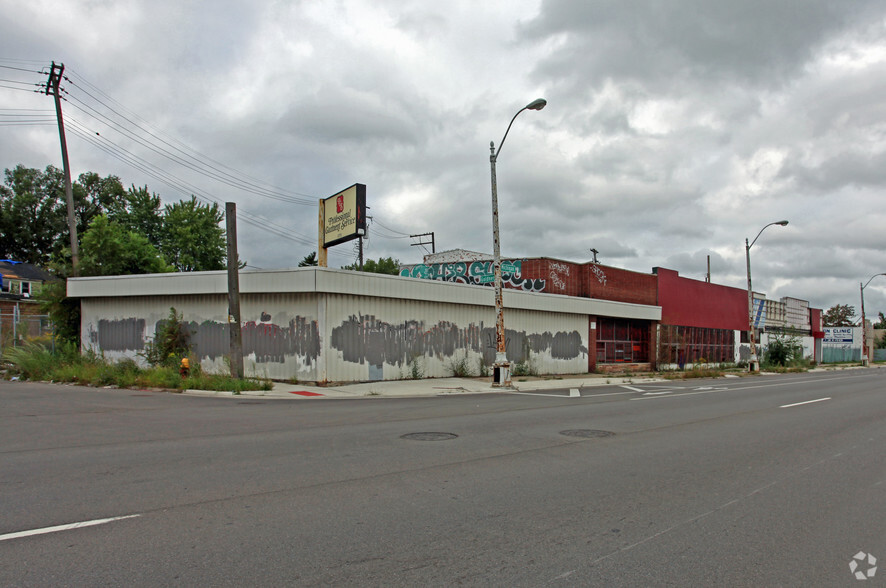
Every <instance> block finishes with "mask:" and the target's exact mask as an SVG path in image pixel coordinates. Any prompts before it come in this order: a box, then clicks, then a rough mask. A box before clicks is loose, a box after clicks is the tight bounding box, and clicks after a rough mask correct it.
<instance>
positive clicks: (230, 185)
mask: <svg viewBox="0 0 886 588" xmlns="http://www.w3.org/2000/svg"><path fill="white" fill-rule="evenodd" d="M0 17H2V18H0V79H2V80H3V81H0V168H4V169H5V168H12V167H14V166H15V165H17V164H19V163H21V164H24V165H26V166H29V167H39V168H43V167H45V166H46V165H49V164H52V165H56V166H59V167H60V166H61V158H60V150H59V145H58V134H57V129H56V128H55V126H53V125H54V111H53V110H52V108H53V104H52V100H51V98H50V97H47V96H45V95H42V94H37V93H33V92H31V90H32V89H33V86H32V84H35V83H39V82H41V81H45V79H46V75H45V73H43V74H41V73H38V72H41V71H43V72H46V71H47V70H48V66H49V65H50V63H51V62H52V61H53V60H55V61H56V62H60V63H64V64H65V67H66V71H65V73H66V75H67V76H68V77H69V80H66V82H65V84H63V87H65V89H66V90H67V92H68V94H67V96H68V101H67V102H65V103H64V110H65V116H66V118H67V119H69V123H68V125H69V129H68V133H69V138H68V143H69V150H70V159H71V166H72V170H73V172H74V174H75V175H76V174H79V173H81V172H83V171H95V172H97V173H99V174H101V175H108V174H114V175H117V176H119V177H120V178H121V179H122V180H123V182H124V184H125V185H127V186H128V185H130V184H135V185H137V186H143V185H147V186H148V187H149V188H150V189H151V190H152V191H154V192H156V193H159V194H160V195H161V196H162V197H163V199H164V200H165V201H167V202H170V201H177V200H179V199H181V198H187V197H189V195H190V194H191V193H195V194H197V195H199V196H200V197H201V198H204V199H207V200H215V201H218V202H225V201H233V202H236V203H237V206H238V214H239V217H240V223H239V228H238V233H239V238H240V252H241V253H240V254H241V257H242V258H244V259H245V260H246V261H247V263H248V264H249V265H250V266H253V267H260V268H281V267H294V266H295V265H297V263H298V261H299V260H301V259H302V258H303V257H304V256H305V255H307V254H309V253H310V252H311V251H313V250H315V249H316V236H317V199H318V198H322V197H327V196H330V195H332V194H334V193H335V192H338V191H339V190H341V189H343V188H345V187H347V186H350V185H351V184H353V183H356V182H359V183H363V184H366V186H367V203H368V204H369V206H370V207H371V210H370V211H369V214H370V216H371V217H372V219H373V220H372V221H371V224H370V235H369V240H368V241H367V242H366V251H365V256H366V257H367V258H373V259H377V258H378V257H383V256H384V257H387V256H393V257H395V258H398V259H399V260H400V261H401V262H403V263H416V262H420V260H421V256H422V255H423V254H424V253H425V251H424V250H423V248H422V247H420V246H412V245H411V243H415V242H417V239H411V238H409V235H411V234H418V233H427V232H433V233H434V237H435V241H436V247H437V250H438V251H441V250H446V249H455V248H463V249H470V250H475V251H486V252H491V250H492V234H491V224H492V222H491V203H490V202H491V198H490V178H489V171H490V170H489V143H490V141H494V142H495V143H496V145H498V144H499V141H500V140H501V138H502V135H503V134H504V132H505V129H506V128H507V125H508V122H509V121H510V120H511V117H512V116H513V115H514V114H515V113H516V112H517V111H518V110H520V109H521V108H522V107H523V106H524V105H526V104H527V103H529V102H531V101H532V100H533V99H535V98H538V97H543V98H545V99H547V101H548V105H547V107H546V108H545V109H544V110H542V111H538V112H536V111H526V112H523V113H522V114H521V115H520V116H519V118H518V119H517V120H516V121H515V122H514V125H513V127H512V128H511V130H510V133H509V135H508V137H507V142H506V143H505V144H504V148H503V149H502V151H501V154H500V156H499V159H498V166H497V171H498V185H499V205H500V211H501V241H502V253H503V255H505V256H509V257H518V256H519V257H554V258H561V259H567V260H572V261H577V262H584V261H588V260H589V259H590V255H591V254H590V252H589V250H590V249H591V248H594V249H597V250H598V251H599V253H598V257H599V260H600V262H601V263H604V264H607V265H612V266H616V267H623V268H627V269H631V270H636V271H642V272H649V271H651V269H652V268H653V267H655V266H662V267H667V268H671V269H675V270H677V271H679V272H680V273H681V275H684V276H687V277H692V278H697V279H704V274H705V271H706V259H707V256H710V257H711V271H712V276H713V281H715V282H717V283H721V284H726V285H731V286H737V287H746V285H747V282H746V268H745V249H744V243H745V238H750V239H751V240H753V239H754V237H755V236H756V235H757V233H758V231H759V230H760V229H761V228H762V227H763V226H765V225H766V224H768V223H770V222H773V221H778V220H781V219H787V220H789V221H790V224H789V225H788V226H787V227H780V226H772V227H769V228H768V229H767V230H766V231H765V233H763V235H762V236H761V237H760V239H759V240H758V241H757V243H756V245H754V247H753V248H752V249H751V261H752V269H753V275H754V286H755V290H757V291H761V292H765V293H766V294H767V295H768V296H769V297H770V298H779V297H782V296H794V297H797V298H802V299H806V300H809V301H810V303H811V304H812V305H813V306H816V307H821V308H828V307H829V306H831V305H833V304H838V303H839V304H850V305H853V306H855V307H856V309H858V307H859V283H860V282H866V281H867V280H868V279H869V278H870V277H871V276H872V275H874V274H877V273H879V272H886V207H884V189H886V5H884V4H883V2H882V1H881V0H880V1H876V0H871V1H868V0H841V1H840V2H835V1H834V0H804V1H802V2H799V1H796V0H790V1H788V0H743V1H742V2H735V1H725V0H670V1H668V2H661V1H659V0H635V1H630V2H625V1H623V0H612V1H607V0H597V1H592V0H583V1H577V0H509V1H508V2H503V1H493V2H476V1H471V2H466V1H461V0H454V1H450V2H429V1H418V0H413V1H410V0H396V1H394V0H372V1H362V0H353V1H352V0H340V1H325V0H323V1H304V2H298V1H285V0H279V1H274V2H270V1H261V0H250V1H246V0H242V1H241V0H218V1H214V2H196V1H194V2H188V1H183V0H113V1H108V2H105V1H102V0H28V1H27V2H24V1H13V0H0ZM23 90H24V91H23ZM23 115H27V117H26V116H23ZM10 122H15V123H17V124H9V123H10ZM96 133H98V134H97V135H96ZM195 168H196V170H199V173H198V171H195ZM354 259H355V248H354V247H352V244H345V245H340V246H338V247H335V248H333V249H331V250H330V257H329V264H330V266H331V267H339V266H341V265H344V264H348V263H352V262H353V261H354ZM865 305H866V311H867V314H868V315H869V316H876V313H877V312H878V311H886V277H878V278H875V279H874V280H873V281H872V282H871V283H870V285H869V286H868V287H867V288H866V289H865Z"/></svg>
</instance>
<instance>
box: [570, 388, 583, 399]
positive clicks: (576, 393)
mask: <svg viewBox="0 0 886 588" xmlns="http://www.w3.org/2000/svg"><path fill="white" fill-rule="evenodd" d="M578 396H581V393H580V392H579V391H578V388H570V389H569V397H570V398H577V397H578Z"/></svg>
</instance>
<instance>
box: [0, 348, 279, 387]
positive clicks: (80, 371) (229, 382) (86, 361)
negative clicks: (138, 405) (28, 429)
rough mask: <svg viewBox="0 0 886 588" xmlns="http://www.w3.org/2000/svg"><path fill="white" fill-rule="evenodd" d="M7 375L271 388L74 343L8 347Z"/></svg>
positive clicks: (88, 382)
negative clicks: (115, 357) (144, 363)
mask: <svg viewBox="0 0 886 588" xmlns="http://www.w3.org/2000/svg"><path fill="white" fill-rule="evenodd" d="M3 364H4V367H5V368H6V370H7V373H6V375H7V377H13V376H17V377H19V378H21V379H22V380H32V381H51V382H71V383H75V384H81V385H84V386H117V387H119V388H167V389H172V390H189V389H190V390H218V391H224V390H231V391H233V392H242V391H246V390H270V389H271V388H272V387H273V384H272V383H271V382H270V381H268V380H259V379H257V378H245V379H243V380H237V379H235V378H231V377H230V376H227V375H222V374H208V373H205V372H203V370H201V369H200V368H199V364H196V362H193V363H192V365H193V364H196V366H195V368H193V369H192V370H191V374H190V376H189V377H187V378H182V377H181V375H180V374H179V372H178V369H177V368H175V367H171V366H168V365H159V366H155V367H150V368H142V367H139V365H138V364H136V363H135V362H134V361H133V360H131V359H123V360H120V361H116V362H112V361H108V360H107V359H105V358H104V357H101V356H97V355H95V354H85V355H80V354H79V353H77V348H76V346H74V345H60V346H59V347H58V348H57V349H56V350H55V351H51V350H49V349H47V348H46V347H44V346H42V345H38V344H33V343H31V344H27V345H24V346H22V347H15V348H10V349H8V350H7V351H6V352H5V353H4V354H3Z"/></svg>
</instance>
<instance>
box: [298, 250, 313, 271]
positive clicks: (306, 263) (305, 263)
mask: <svg viewBox="0 0 886 588" xmlns="http://www.w3.org/2000/svg"><path fill="white" fill-rule="evenodd" d="M312 265H317V252H316V251H311V252H310V253H309V254H308V255H305V256H304V258H303V259H302V260H301V261H300V262H298V267H310V266H312Z"/></svg>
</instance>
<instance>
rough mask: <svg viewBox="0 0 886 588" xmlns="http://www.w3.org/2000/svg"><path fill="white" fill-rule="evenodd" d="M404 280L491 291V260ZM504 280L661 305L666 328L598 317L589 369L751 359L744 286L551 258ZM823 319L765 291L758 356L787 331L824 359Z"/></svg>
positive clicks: (415, 268) (451, 256)
mask: <svg viewBox="0 0 886 588" xmlns="http://www.w3.org/2000/svg"><path fill="white" fill-rule="evenodd" d="M400 275H401V276H403V277H414V278H423V279H429V280H437V281H443V282H455V283H461V284H472V285H485V286H492V283H493V264H492V257H491V256H489V255H484V254H482V253H477V252H464V251H463V250H453V251H446V252H442V253H437V254H434V255H428V256H425V258H424V263H422V264H415V265H404V266H401V269H400ZM502 279H503V285H504V287H505V288H506V289H519V290H524V291H528V292H537V293H544V294H561V295H566V296H575V297H580V298H592V299H598V300H612V301H617V302H627V303H632V304H646V305H654V306H659V307H661V312H662V318H661V322H660V324H659V323H651V322H642V321H640V322H638V321H630V320H626V319H623V318H618V317H606V316H594V317H591V324H592V329H591V332H590V333H589V338H590V341H591V343H592V348H593V349H595V350H596V352H595V353H592V354H590V355H589V359H588V369H589V370H590V371H594V370H599V369H612V368H619V369H624V368H627V367H629V366H631V367H634V368H636V369H644V368H647V367H649V366H650V365H656V366H666V365H672V366H684V365H686V364H691V363H697V362H702V363H733V362H741V361H747V360H748V359H749V358H750V344H749V342H748V337H747V330H748V326H749V324H748V323H749V320H748V294H747V290H745V289H742V288H733V287H729V286H721V285H718V284H712V283H709V282H703V281H699V280H693V279H690V278H684V277H681V276H680V275H679V274H678V273H677V272H676V271H674V270H669V269H665V268H653V270H652V273H651V274H646V273H641V272H634V271H630V270H625V269H621V268H615V267H610V266H604V265H602V264H600V263H596V262H587V263H581V264H580V263H575V262H570V261H564V260H559V259H551V258H544V257H542V258H523V259H513V258H507V259H503V260H502ZM505 308H506V310H507V305H505ZM820 316H821V311H820V310H818V309H810V308H809V304H808V302H806V301H805V300H800V299H797V298H782V299H781V300H778V301H776V300H768V299H766V296H765V294H759V293H756V292H755V293H754V325H755V330H756V341H757V343H758V347H759V348H758V349H757V354H758V355H761V354H762V351H763V347H765V345H766V344H767V343H768V340H769V337H770V336H776V334H781V333H785V332H787V333H790V334H791V335H793V336H797V337H798V338H799V339H800V341H801V343H802V345H803V348H804V355H805V356H806V357H809V358H811V359H815V360H816V361H819V360H820V354H821V346H820V345H816V340H817V339H818V340H820V338H821V328H820V325H821V321H820ZM816 317H817V318H816ZM813 324H816V325H818V327H817V328H813ZM816 338H817V339H816Z"/></svg>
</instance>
